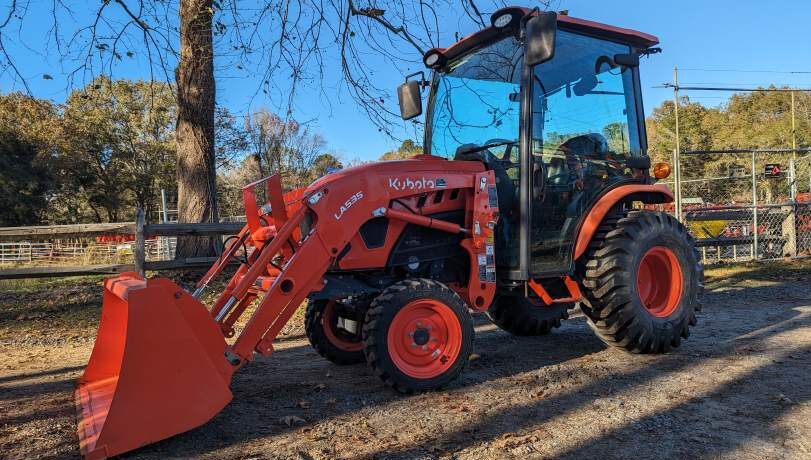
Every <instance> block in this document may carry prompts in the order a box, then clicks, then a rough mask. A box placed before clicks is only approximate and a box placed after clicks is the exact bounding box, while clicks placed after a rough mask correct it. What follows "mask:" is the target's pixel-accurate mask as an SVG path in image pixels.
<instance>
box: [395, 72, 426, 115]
mask: <svg viewBox="0 0 811 460" xmlns="http://www.w3.org/2000/svg"><path fill="white" fill-rule="evenodd" d="M397 99H398V101H399V102H400V117H401V118H402V119H403V120H410V119H412V118H414V117H416V116H419V115H420V114H421V113H422V95H421V94H420V82H419V81H417V80H411V81H407V82H405V83H403V84H402V85H400V86H398V87H397Z"/></svg>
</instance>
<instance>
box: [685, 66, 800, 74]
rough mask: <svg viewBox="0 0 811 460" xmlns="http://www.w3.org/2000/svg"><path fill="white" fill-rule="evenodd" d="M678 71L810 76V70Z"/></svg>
mask: <svg viewBox="0 0 811 460" xmlns="http://www.w3.org/2000/svg"><path fill="white" fill-rule="evenodd" d="M679 70H690V71H696V72H740V73H779V74H787V75H793V74H811V70H753V69H702V68H698V67H679Z"/></svg>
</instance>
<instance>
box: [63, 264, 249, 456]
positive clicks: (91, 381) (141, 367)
mask: <svg viewBox="0 0 811 460" xmlns="http://www.w3.org/2000/svg"><path fill="white" fill-rule="evenodd" d="M225 350H226V343H225V339H224V337H223V335H222V333H221V332H220V329H219V327H218V326H217V323H216V322H215V321H214V320H213V319H212V318H211V315H210V314H209V312H208V311H207V310H206V308H205V307H204V306H203V305H202V304H201V303H200V302H198V301H197V300H195V299H194V298H193V297H191V296H190V295H189V294H187V293H186V292H185V291H184V290H183V289H181V288H180V287H178V286H177V285H176V284H175V283H173V282H172V281H171V280H168V279H161V278H158V279H150V280H144V279H143V278H141V277H139V276H138V275H136V274H135V273H124V274H122V275H121V276H119V277H117V278H112V279H108V280H106V281H105V282H104V305H103V308H102V312H101V323H100V325H99V331H98V336H97V338H96V343H95V345H94V347H93V353H92V354H91V356H90V362H89V363H88V364H87V368H86V369H85V371H84V374H83V375H82V377H81V379H80V380H79V382H78V385H77V388H76V393H75V396H76V409H77V415H78V419H79V426H78V432H79V445H80V448H81V451H82V455H83V456H84V457H85V458H88V459H98V458H106V457H109V456H113V455H117V454H120V453H122V452H126V451H129V450H132V449H135V448H138V447H140V446H143V445H146V444H150V443H153V442H156V441H159V440H161V439H164V438H168V437H170V436H172V435H175V434H177V433H181V432H184V431H187V430H190V429H192V428H194V427H197V426H199V425H202V424H203V423H205V422H206V421H208V420H209V419H211V418H212V417H213V416H214V415H216V414H217V413H218V412H219V411H220V410H222V409H223V407H225V406H226V404H228V402H229V401H230V400H231V391H230V389H229V385H230V381H231V375H232V373H233V370H232V368H231V365H230V364H228V363H227V361H226V360H225V357H224V353H225Z"/></svg>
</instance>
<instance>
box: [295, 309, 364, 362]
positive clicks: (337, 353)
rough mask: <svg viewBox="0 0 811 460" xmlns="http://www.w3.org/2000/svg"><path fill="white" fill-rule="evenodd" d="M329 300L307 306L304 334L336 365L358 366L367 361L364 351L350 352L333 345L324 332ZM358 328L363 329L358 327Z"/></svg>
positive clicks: (319, 352)
mask: <svg viewBox="0 0 811 460" xmlns="http://www.w3.org/2000/svg"><path fill="white" fill-rule="evenodd" d="M328 302H329V301H328V300H314V301H310V302H308V304H307V310H306V312H305V314H304V332H305V334H306V335H307V340H309V341H310V345H311V346H312V347H313V349H314V350H315V351H316V352H318V354H319V355H321V356H323V357H324V358H326V359H327V360H329V361H331V362H333V363H335V364H358V363H362V362H364V361H365V359H366V358H365V355H364V354H363V350H362V349H361V350H357V351H348V350H344V349H343V348H339V347H338V346H336V345H335V344H333V343H332V341H331V340H330V338H329V337H328V336H327V335H326V333H325V332H324V321H323V318H324V311H325V309H326V306H327V303H328ZM358 327H361V326H360V325H358Z"/></svg>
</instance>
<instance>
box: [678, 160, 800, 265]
mask: <svg viewBox="0 0 811 460" xmlns="http://www.w3.org/2000/svg"><path fill="white" fill-rule="evenodd" d="M677 171H678V173H677V175H676V177H674V178H672V179H671V182H669V183H668V185H669V186H670V187H671V188H673V189H674V190H675V191H676V192H677V193H676V203H674V206H672V207H671V208H670V210H671V211H672V212H673V213H675V214H676V216H677V217H678V218H679V219H680V220H681V221H682V222H683V223H684V224H685V225H686V226H687V228H688V229H689V230H690V232H691V233H692V234H693V236H694V237H695V238H696V244H697V245H698V247H699V248H700V253H701V256H702V258H703V260H704V263H705V264H712V263H718V262H733V261H744V260H773V259H780V258H785V257H802V256H808V255H811V199H810V198H811V149H797V150H793V149H754V150H703V151H688V152H681V154H680V155H679V168H678V170H677Z"/></svg>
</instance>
